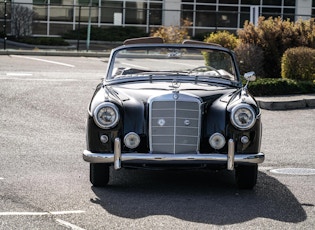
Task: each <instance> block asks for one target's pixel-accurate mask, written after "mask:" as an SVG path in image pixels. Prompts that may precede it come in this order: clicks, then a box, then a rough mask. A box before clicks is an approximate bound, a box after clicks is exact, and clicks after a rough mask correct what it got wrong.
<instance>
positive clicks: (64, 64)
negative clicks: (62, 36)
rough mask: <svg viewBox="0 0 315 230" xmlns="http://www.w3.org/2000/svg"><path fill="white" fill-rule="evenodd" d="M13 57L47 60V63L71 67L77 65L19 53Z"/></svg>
mask: <svg viewBox="0 0 315 230" xmlns="http://www.w3.org/2000/svg"><path fill="white" fill-rule="evenodd" d="M12 57H18V58H24V59H29V60H34V61H41V62H47V63H50V64H56V65H63V66H67V67H71V68H74V67H75V66H74V65H71V64H67V63H63V62H57V61H49V60H45V59H41V58H34V57H28V56H19V55H12Z"/></svg>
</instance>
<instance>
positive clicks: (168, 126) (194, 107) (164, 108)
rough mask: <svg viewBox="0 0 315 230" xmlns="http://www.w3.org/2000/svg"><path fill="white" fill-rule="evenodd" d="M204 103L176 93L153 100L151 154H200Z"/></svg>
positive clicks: (150, 124) (151, 111)
mask: <svg viewBox="0 0 315 230" xmlns="http://www.w3.org/2000/svg"><path fill="white" fill-rule="evenodd" d="M200 120H201V100H200V99H199V98H197V97H195V96H191V95H189V94H183V93H179V92H175V91H174V92H173V93H168V94H164V95H161V96H157V97H151V98H150V99H149V135H150V137H149V141H150V152H151V153H153V154H154V153H167V154H181V153H199V144H200V126H201V125H200Z"/></svg>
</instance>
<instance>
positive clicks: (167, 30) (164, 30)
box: [151, 20, 191, 43]
mask: <svg viewBox="0 0 315 230" xmlns="http://www.w3.org/2000/svg"><path fill="white" fill-rule="evenodd" d="M190 25H191V22H190V21H189V20H182V23H181V26H161V27H159V28H158V29H157V30H153V31H152V32H151V36H152V37H160V38H162V39H163V40H164V42H165V43H182V41H183V40H185V39H190V36H189V33H188V27H189V26H190Z"/></svg>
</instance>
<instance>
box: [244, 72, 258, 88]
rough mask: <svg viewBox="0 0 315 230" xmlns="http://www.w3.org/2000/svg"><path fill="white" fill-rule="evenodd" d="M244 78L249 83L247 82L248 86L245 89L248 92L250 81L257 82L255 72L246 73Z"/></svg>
mask: <svg viewBox="0 0 315 230" xmlns="http://www.w3.org/2000/svg"><path fill="white" fill-rule="evenodd" d="M244 78H245V80H246V81H247V82H246V85H245V86H244V89H245V90H247V87H248V83H249V82H250V81H256V75H255V72H253V71H251V72H248V73H245V74H244Z"/></svg>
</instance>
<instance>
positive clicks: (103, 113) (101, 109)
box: [93, 102, 119, 129]
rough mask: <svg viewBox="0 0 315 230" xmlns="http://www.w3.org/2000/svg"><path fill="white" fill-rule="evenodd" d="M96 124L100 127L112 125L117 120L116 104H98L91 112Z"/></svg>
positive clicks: (110, 126)
mask: <svg viewBox="0 0 315 230" xmlns="http://www.w3.org/2000/svg"><path fill="white" fill-rule="evenodd" d="M93 118H94V121H95V123H96V125H97V126H98V127H100V128H102V129H109V128H112V127H114V126H115V125H116V124H117V123H118V121H119V112H118V108H117V106H116V105H114V104H113V103H110V102H103V103H101V104H99V105H98V106H97V107H96V108H95V110H94V113H93Z"/></svg>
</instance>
